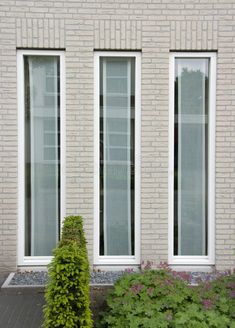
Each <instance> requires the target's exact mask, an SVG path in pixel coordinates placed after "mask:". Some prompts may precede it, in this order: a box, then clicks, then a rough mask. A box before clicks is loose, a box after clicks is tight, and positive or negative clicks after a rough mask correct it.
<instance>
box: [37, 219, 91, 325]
mask: <svg viewBox="0 0 235 328" xmlns="http://www.w3.org/2000/svg"><path fill="white" fill-rule="evenodd" d="M53 255H54V258H53V260H52V262H51V263H50V264H49V268H48V273H49V282H48V285H47V286H46V293H45V299H46V305H45V307H44V323H43V327H44V328H55V327H59V328H64V327H65V328H75V327H76V328H78V327H83V328H91V327H92V319H91V311H90V308H89V306H90V299H89V263H88V259H87V250H86V240H85V237H84V231H83V225H82V218H81V217H79V216H70V217H67V218H65V221H64V225H63V230H62V238H61V241H60V242H59V244H58V247H57V248H56V249H55V250H54V251H53Z"/></svg>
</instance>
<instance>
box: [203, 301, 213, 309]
mask: <svg viewBox="0 0 235 328" xmlns="http://www.w3.org/2000/svg"><path fill="white" fill-rule="evenodd" d="M202 305H203V307H204V309H206V310H208V309H211V307H212V305H213V302H212V300H209V299H205V300H203V301H202Z"/></svg>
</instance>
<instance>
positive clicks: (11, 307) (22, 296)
mask: <svg viewBox="0 0 235 328" xmlns="http://www.w3.org/2000/svg"><path fill="white" fill-rule="evenodd" d="M6 277H7V276H0V286H1V285H2V284H3V282H4V281H5V279H6ZM110 288H112V287H110V286H107V287H102V286H100V287H99V286H95V287H92V288H91V309H92V313H93V315H94V318H93V319H94V322H96V320H97V318H98V316H99V313H100V311H102V310H103V309H104V307H105V299H106V294H107V291H108V290H109V289H110ZM44 304H45V301H44V293H43V288H33V287H32V288H31V287H28V288H17V287H16V288H14V289H12V288H8V289H0V328H40V327H41V325H42V322H43V312H42V308H43V305H44Z"/></svg>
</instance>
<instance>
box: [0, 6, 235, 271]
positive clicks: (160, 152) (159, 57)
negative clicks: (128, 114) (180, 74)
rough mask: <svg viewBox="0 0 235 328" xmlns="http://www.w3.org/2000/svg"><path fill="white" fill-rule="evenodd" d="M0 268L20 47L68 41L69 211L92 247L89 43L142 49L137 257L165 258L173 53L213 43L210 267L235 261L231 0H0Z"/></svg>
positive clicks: (11, 253)
mask: <svg viewBox="0 0 235 328" xmlns="http://www.w3.org/2000/svg"><path fill="white" fill-rule="evenodd" d="M0 16H1V17H0V92H1V95H0V271H9V270H13V269H15V268H16V266H17V259H16V258H17V246H18V240H17V227H18V203H17V188H18V170H17V160H18V154H17V145H18V141H17V134H18V125H17V85H16V48H17V47H18V48H22V47H23V48H30V49H31V48H50V49H55V48H56V49H58V48H60V49H64V48H65V49H66V170H67V173H66V212H67V214H76V213H79V214H81V215H83V216H84V218H85V229H86V234H87V239H88V250H89V256H90V259H91V263H92V250H93V229H94V227H93V174H94V168H93V154H94V149H93V139H94V136H93V123H94V122H93V101H94V95H93V71H94V67H93V50H94V49H100V50H107V49H110V50H136V49H138V50H142V81H141V84H142V123H141V226H142V232H141V258H142V260H147V259H149V260H153V261H155V262H159V261H167V254H168V120H169V69H168V68H169V51H170V50H192V51H193V50H200V51H208V50H217V51H218V56H217V57H218V58H217V95H216V100H217V107H216V202H215V206H216V209H215V210H216V211H215V221H216V230H215V236H216V268H217V269H229V268H231V267H233V266H234V264H235V255H234V253H235V251H234V249H235V3H234V0H201V1H200V2H199V1H193V0H156V1H151V0H145V1H144V0H128V1H126V0H115V1H113V0H87V1H80V0H79V1H74V0H67V1H65V0H56V1H55V0H37V1H36V0H29V1H25V0H24V1H23V0H14V1H13V0H2V1H1V2H0Z"/></svg>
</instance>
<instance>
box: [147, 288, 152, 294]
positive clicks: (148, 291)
mask: <svg viewBox="0 0 235 328" xmlns="http://www.w3.org/2000/svg"><path fill="white" fill-rule="evenodd" d="M147 293H148V294H149V295H152V294H153V288H152V287H150V288H148V289H147Z"/></svg>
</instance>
